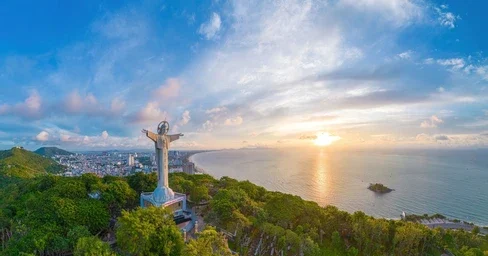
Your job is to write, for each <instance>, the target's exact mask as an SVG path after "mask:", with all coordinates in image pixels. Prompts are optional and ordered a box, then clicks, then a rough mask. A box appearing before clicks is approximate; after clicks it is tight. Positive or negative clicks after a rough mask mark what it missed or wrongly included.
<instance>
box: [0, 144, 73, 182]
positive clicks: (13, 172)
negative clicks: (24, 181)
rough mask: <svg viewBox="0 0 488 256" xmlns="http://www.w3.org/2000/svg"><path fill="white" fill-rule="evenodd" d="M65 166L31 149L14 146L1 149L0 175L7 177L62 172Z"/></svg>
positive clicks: (24, 176) (28, 176)
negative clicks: (8, 148)
mask: <svg viewBox="0 0 488 256" xmlns="http://www.w3.org/2000/svg"><path fill="white" fill-rule="evenodd" d="M64 170H65V167H64V166H62V165H60V164H58V163H56V162H55V161H53V160H52V159H49V158H46V157H42V156H40V155H38V154H35V153H33V152H31V151H28V150H25V149H21V148H12V149H10V150H3V151H0V175H2V176H7V177H19V178H31V177H34V176H37V175H43V174H47V173H53V174H56V173H61V172H63V171H64Z"/></svg>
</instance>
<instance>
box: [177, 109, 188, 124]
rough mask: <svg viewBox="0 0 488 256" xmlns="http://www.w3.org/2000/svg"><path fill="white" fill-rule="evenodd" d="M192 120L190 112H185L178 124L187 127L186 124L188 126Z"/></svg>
mask: <svg viewBox="0 0 488 256" xmlns="http://www.w3.org/2000/svg"><path fill="white" fill-rule="evenodd" d="M190 119H191V117H190V111H188V110H185V111H184V112H183V114H182V115H181V120H180V122H179V123H178V124H179V125H185V124H187V123H188V122H189V121H190Z"/></svg>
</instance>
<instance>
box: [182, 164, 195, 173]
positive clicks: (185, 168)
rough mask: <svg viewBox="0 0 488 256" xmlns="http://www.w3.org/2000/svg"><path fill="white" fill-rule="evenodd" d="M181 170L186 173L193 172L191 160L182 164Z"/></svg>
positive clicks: (193, 165)
mask: <svg viewBox="0 0 488 256" xmlns="http://www.w3.org/2000/svg"><path fill="white" fill-rule="evenodd" d="M183 172H184V173H186V174H195V164H194V163H192V162H188V163H185V164H184V165H183Z"/></svg>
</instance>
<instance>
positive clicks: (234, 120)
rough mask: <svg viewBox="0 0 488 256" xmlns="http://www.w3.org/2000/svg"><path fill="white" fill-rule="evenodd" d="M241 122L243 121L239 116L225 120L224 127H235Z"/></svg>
mask: <svg viewBox="0 0 488 256" xmlns="http://www.w3.org/2000/svg"><path fill="white" fill-rule="evenodd" d="M243 121H244V120H243V119H242V117H241V116H236V117H233V118H227V119H226V120H225V122H224V125H228V126H237V125H241V124H242V122H243Z"/></svg>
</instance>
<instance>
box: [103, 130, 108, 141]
mask: <svg viewBox="0 0 488 256" xmlns="http://www.w3.org/2000/svg"><path fill="white" fill-rule="evenodd" d="M102 139H104V140H106V139H108V132H107V131H103V132H102Z"/></svg>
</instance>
